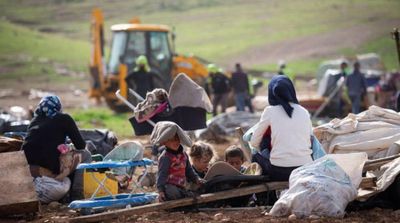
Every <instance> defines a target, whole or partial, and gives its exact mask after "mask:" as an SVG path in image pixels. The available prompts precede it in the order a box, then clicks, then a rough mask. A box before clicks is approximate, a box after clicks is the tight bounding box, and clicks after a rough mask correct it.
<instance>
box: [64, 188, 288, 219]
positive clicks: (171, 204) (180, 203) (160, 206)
mask: <svg viewBox="0 0 400 223" xmlns="http://www.w3.org/2000/svg"><path fill="white" fill-rule="evenodd" d="M287 187H288V182H269V183H264V184H259V185H256V186H249V187H243V188H238V189H233V190H226V191H222V192H217V193H209V194H202V195H200V196H198V197H195V198H183V199H179V200H172V201H166V202H162V203H155V204H148V205H143V206H138V207H132V208H127V209H121V210H116V211H110V212H105V213H100V214H93V215H89V216H79V217H75V218H72V219H70V222H99V221H105V220H110V219H115V218H118V217H122V216H130V215H136V214H141V213H146V212H152V211H160V210H167V209H172V208H177V207H184V206H189V205H195V204H203V203H208V202H211V201H217V200H223V199H228V198H233V197H240V196H244V195H249V194H255V193H261V192H265V191H269V190H278V189H285V188H287Z"/></svg>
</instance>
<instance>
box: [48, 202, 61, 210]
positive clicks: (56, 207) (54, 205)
mask: <svg viewBox="0 0 400 223" xmlns="http://www.w3.org/2000/svg"><path fill="white" fill-rule="evenodd" d="M61 206H62V204H60V203H58V202H57V201H53V202H51V203H50V204H49V205H48V207H49V208H50V209H59V208H60V207H61Z"/></svg>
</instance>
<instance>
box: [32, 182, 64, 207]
mask: <svg viewBox="0 0 400 223" xmlns="http://www.w3.org/2000/svg"><path fill="white" fill-rule="evenodd" d="M33 183H34V184H35V190H36V194H37V196H38V198H39V201H40V202H42V203H50V202H52V201H58V200H60V199H61V198H63V197H64V196H65V195H66V194H67V193H68V191H69V188H70V186H71V181H70V179H69V178H68V177H65V178H64V179H63V180H62V181H58V180H56V179H54V178H50V177H46V176H42V177H36V178H35V179H34V180H33Z"/></svg>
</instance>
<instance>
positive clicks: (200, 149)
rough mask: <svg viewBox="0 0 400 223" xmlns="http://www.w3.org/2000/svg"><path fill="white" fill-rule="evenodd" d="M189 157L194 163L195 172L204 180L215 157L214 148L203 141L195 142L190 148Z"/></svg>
mask: <svg viewBox="0 0 400 223" xmlns="http://www.w3.org/2000/svg"><path fill="white" fill-rule="evenodd" d="M189 157H190V160H191V161H192V168H193V170H194V171H195V172H196V173H197V175H198V176H199V177H200V178H204V176H205V175H206V173H207V171H208V166H209V164H210V161H211V160H212V159H213V158H214V157H215V152H214V148H212V147H211V145H210V144H208V143H205V142H202V141H199V142H195V143H194V144H193V145H192V147H191V148H190V153H189Z"/></svg>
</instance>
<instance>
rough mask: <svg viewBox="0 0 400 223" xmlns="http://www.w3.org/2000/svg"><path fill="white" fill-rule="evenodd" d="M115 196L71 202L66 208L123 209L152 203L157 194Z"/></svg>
mask: <svg viewBox="0 0 400 223" xmlns="http://www.w3.org/2000/svg"><path fill="white" fill-rule="evenodd" d="M129 195H130V194H117V195H115V196H114V197H115V198H114V197H112V196H104V197H98V198H95V199H93V200H77V201H73V202H71V203H70V204H69V205H68V207H69V208H73V209H80V208H100V207H125V206H127V205H131V206H139V205H144V204H149V203H151V202H153V201H154V200H155V199H156V198H157V196H158V194H157V193H141V194H132V195H130V197H129Z"/></svg>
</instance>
